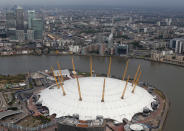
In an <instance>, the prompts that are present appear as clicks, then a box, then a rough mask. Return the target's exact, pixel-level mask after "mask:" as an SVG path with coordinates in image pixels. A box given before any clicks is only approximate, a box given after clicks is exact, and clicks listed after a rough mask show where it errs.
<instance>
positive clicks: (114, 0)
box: [0, 0, 184, 7]
mask: <svg viewBox="0 0 184 131" xmlns="http://www.w3.org/2000/svg"><path fill="white" fill-rule="evenodd" d="M0 5H48V6H49V5H115V6H116V5H118V6H158V7H160V6H164V7H172V6H173V7H177V6H179V7H184V0H0Z"/></svg>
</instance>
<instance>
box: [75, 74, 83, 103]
mask: <svg viewBox="0 0 184 131" xmlns="http://www.w3.org/2000/svg"><path fill="white" fill-rule="evenodd" d="M76 79H77V86H78V92H79V100H80V101H82V95H81V91H80V84H79V79H78V76H77V75H76Z"/></svg>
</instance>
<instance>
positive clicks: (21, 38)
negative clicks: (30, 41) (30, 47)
mask: <svg viewBox="0 0 184 131" xmlns="http://www.w3.org/2000/svg"><path fill="white" fill-rule="evenodd" d="M16 38H17V40H18V41H19V42H24V41H25V35H24V30H16Z"/></svg>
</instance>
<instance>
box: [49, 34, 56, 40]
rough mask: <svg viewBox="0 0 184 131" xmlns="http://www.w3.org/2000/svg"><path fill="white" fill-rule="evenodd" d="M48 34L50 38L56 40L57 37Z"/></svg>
mask: <svg viewBox="0 0 184 131" xmlns="http://www.w3.org/2000/svg"><path fill="white" fill-rule="evenodd" d="M47 36H48V37H49V38H50V39H52V40H55V37H54V36H52V35H51V34H47Z"/></svg>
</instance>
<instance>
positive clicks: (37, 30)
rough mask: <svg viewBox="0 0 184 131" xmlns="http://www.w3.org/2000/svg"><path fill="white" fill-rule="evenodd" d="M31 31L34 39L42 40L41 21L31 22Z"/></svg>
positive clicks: (34, 20)
mask: <svg viewBox="0 0 184 131" xmlns="http://www.w3.org/2000/svg"><path fill="white" fill-rule="evenodd" d="M32 30H34V39H35V40H42V38H43V21H42V19H33V20H32Z"/></svg>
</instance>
